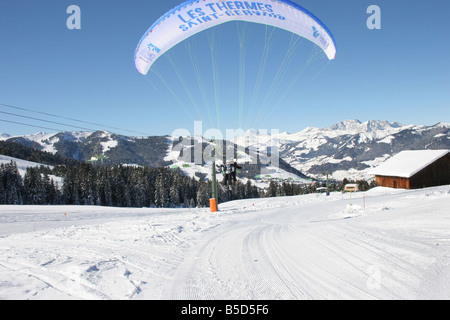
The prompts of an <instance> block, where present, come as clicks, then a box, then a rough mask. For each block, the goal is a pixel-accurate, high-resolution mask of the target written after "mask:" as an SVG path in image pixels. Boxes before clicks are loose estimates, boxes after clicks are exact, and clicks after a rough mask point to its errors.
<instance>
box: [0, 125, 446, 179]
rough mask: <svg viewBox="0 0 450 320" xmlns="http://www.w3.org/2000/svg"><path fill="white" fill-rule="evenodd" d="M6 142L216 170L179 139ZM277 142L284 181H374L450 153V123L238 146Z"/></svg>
mask: <svg viewBox="0 0 450 320" xmlns="http://www.w3.org/2000/svg"><path fill="white" fill-rule="evenodd" d="M0 140H9V141H14V142H18V143H22V144H25V145H27V146H32V147H34V148H37V149H40V150H45V151H49V152H52V153H56V152H57V153H58V154H60V155H62V156H65V157H70V158H75V159H77V160H82V161H83V160H84V161H86V160H89V159H90V158H91V157H92V156H94V155H98V154H105V155H106V156H108V157H109V159H108V162H109V163H110V164H118V163H120V164H137V165H146V166H152V167H158V166H172V165H175V166H178V167H180V168H182V170H184V171H185V172H186V173H187V174H189V175H191V176H192V175H194V174H195V173H196V172H199V173H200V174H203V175H209V174H210V171H211V170H210V168H206V167H203V166H195V165H192V163H193V160H191V161H184V162H183V161H180V160H179V159H177V157H178V155H179V152H172V150H171V147H172V145H171V143H172V142H173V140H172V139H171V138H169V137H126V136H122V135H117V134H113V133H110V132H107V131H98V132H60V133H56V134H44V133H37V134H35V135H28V136H21V137H10V136H8V135H1V136H0ZM273 141H279V143H280V148H279V151H280V158H281V159H282V160H283V161H284V163H285V166H284V167H282V168H279V169H280V170H279V172H278V176H279V177H280V178H284V177H289V175H288V174H287V172H291V173H292V172H294V174H295V175H296V177H293V176H291V178H293V179H294V181H296V179H301V178H302V174H303V175H306V176H308V177H314V178H318V179H323V178H324V174H323V173H324V172H330V173H331V174H332V177H333V178H335V179H338V180H342V179H343V178H350V179H373V177H374V176H373V174H371V170H372V169H373V168H374V167H375V166H377V165H378V164H380V163H382V162H384V161H385V160H386V159H388V158H390V157H391V156H393V155H394V154H396V153H398V152H400V151H403V150H422V149H433V150H436V149H450V124H449V123H444V122H442V123H438V124H436V125H434V126H423V125H401V124H399V123H398V122H393V123H390V122H388V121H381V120H371V121H365V122H361V121H359V120H345V121H341V122H339V123H336V124H334V125H332V126H330V127H328V128H313V127H308V128H306V129H304V130H302V131H300V132H297V133H292V134H289V133H286V132H284V133H278V134H274V135H270V134H267V133H264V132H258V131H255V130H249V131H248V132H247V133H246V134H245V135H243V136H239V137H236V138H235V140H234V143H236V144H237V145H241V146H245V147H248V146H250V147H252V146H255V145H257V146H258V147H263V149H264V150H265V149H267V147H268V146H269V147H270V146H271V143H272V142H273ZM204 142H206V141H205V140H204ZM264 150H261V151H262V152H264ZM239 159H240V160H241V163H242V162H243V161H244V160H246V155H245V154H243V153H242V152H241V154H240V155H239ZM183 165H190V167H187V166H186V167H183ZM289 167H290V168H289ZM189 168H190V169H189ZM267 169H268V170H267V171H268V172H270V173H268V175H274V176H276V173H277V172H276V171H277V168H267ZM258 174H259V172H258ZM263 175H264V174H263ZM304 177H305V176H303V178H304Z"/></svg>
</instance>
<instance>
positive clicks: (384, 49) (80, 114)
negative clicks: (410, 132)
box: [0, 0, 450, 135]
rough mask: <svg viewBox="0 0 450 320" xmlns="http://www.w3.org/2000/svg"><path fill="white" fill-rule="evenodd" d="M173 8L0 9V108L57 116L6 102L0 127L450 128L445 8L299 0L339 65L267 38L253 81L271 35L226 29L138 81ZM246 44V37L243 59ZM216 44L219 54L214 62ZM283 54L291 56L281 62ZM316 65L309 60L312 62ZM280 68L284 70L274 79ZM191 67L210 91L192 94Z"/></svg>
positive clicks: (81, 2)
mask: <svg viewBox="0 0 450 320" xmlns="http://www.w3.org/2000/svg"><path fill="white" fill-rule="evenodd" d="M181 2H182V1H180V0H164V1H156V0H145V1H143V0H128V1H112V0H110V1H105V0H96V1H92V0H89V1H88V0H70V1H65V0H52V1H50V0H3V1H1V2H0V43H1V46H0V104H7V105H12V106H16V107H21V108H26V109H29V110H34V111H38V112H43V113H49V114H53V115H58V116H60V117H64V119H62V118H56V117H50V116H47V115H43V114H42V113H41V114H38V113H33V112H28V111H25V110H22V109H13V108H8V107H2V106H0V112H3V113H0V120H7V121H14V122H21V123H27V124H29V125H35V126H37V127H38V126H41V127H47V128H54V129H62V130H66V131H76V130H78V129H77V128H75V126H78V127H86V128H90V129H93V130H96V129H100V130H110V131H114V132H117V133H122V134H129V135H138V133H142V134H144V133H145V134H147V135H164V134H168V135H170V134H171V133H172V132H173V131H174V130H175V129H178V128H185V129H187V130H189V131H193V121H194V120H203V121H204V129H205V130H206V129H207V128H209V127H214V128H215V127H218V128H219V129H221V130H223V131H224V130H225V129H226V128H228V129H236V128H243V129H249V128H255V129H269V130H270V129H278V130H280V131H288V132H296V131H300V130H302V129H304V128H305V127H307V126H316V127H327V126H330V125H332V124H334V123H336V122H339V121H342V120H346V119H359V120H361V121H365V120H389V121H399V122H401V123H404V124H411V123H414V124H425V125H432V124H435V123H437V122H440V121H444V122H450V111H449V110H450V90H449V88H450V60H449V59H448V52H450V37H448V36H446V33H448V30H450V19H448V15H449V14H450V2H448V1H447V0H430V1H426V2H425V1H406V0H395V1H392V0H370V1H366V0H339V1H335V0H295V2H296V3H298V4H300V5H301V6H303V7H304V8H306V9H308V10H309V11H311V12H312V13H314V14H315V15H316V16H317V17H318V18H319V19H320V20H321V21H322V22H323V23H324V24H325V25H327V27H328V28H329V29H330V30H331V32H332V33H333V35H334V37H335V39H336V42H337V49H338V51H337V57H336V59H335V60H334V61H332V62H328V60H327V59H326V57H325V56H324V55H323V54H321V52H319V51H317V49H316V48H315V46H314V45H313V44H311V43H309V42H307V41H299V42H296V46H292V43H291V40H292V39H293V38H292V36H291V34H289V33H287V32H286V31H283V30H278V29H277V30H273V29H268V30H269V31H270V32H273V38H271V41H270V42H269V47H268V58H267V64H266V67H265V69H264V73H263V74H261V73H259V72H258V66H259V65H260V64H261V61H262V56H261V54H262V52H263V51H264V43H265V41H266V40H267V38H266V34H265V31H266V28H265V27H264V26H261V25H256V24H247V25H244V24H243V23H235V22H233V23H228V24H225V25H223V26H219V27H217V28H215V29H214V30H212V31H205V32H203V33H201V34H199V35H196V36H194V37H192V38H191V39H189V40H187V42H186V43H182V44H179V45H178V46H176V47H175V48H173V49H172V50H171V51H169V53H168V55H167V57H162V58H160V59H159V60H158V61H157V62H156V63H155V65H154V67H155V69H154V70H155V72H156V73H155V72H149V74H148V75H147V76H143V75H141V74H140V73H139V72H137V70H136V69H135V67H134V56H133V55H134V51H135V49H136V45H137V44H138V42H139V40H140V38H141V37H142V35H143V34H144V33H145V31H146V30H147V29H148V28H149V27H150V25H152V23H153V22H154V21H155V20H157V19H158V18H159V17H160V16H161V15H162V14H164V13H165V12H167V11H168V10H170V9H171V8H172V7H174V6H176V5H178V4H180V3H181ZM72 4H75V5H78V6H79V7H80V9H81V30H69V29H67V27H66V20H67V18H68V17H69V15H68V14H67V13H66V9H67V7H68V6H69V5H72ZM372 4H375V5H378V6H379V7H380V8H381V27H382V29H381V30H369V29H368V28H367V27H366V20H367V19H368V17H369V15H368V14H367V13H366V9H367V7H368V6H369V5H372ZM240 34H244V35H245V36H246V41H245V42H244V47H245V49H246V51H245V55H244V54H243V51H242V50H241V49H240V46H239V44H240V42H239V35H240ZM210 44H213V45H214V47H215V48H216V49H217V50H216V51H215V53H216V56H215V57H216V60H215V64H214V63H213V61H212V60H211V50H210V47H209V45H210ZM189 53H190V54H192V55H193V56H195V59H196V60H195V61H196V62H195V63H192V61H191V60H190V58H189ZM287 53H292V55H291V56H289V57H290V59H289V60H288V61H287V64H285V65H281V61H283V59H284V58H285V57H286V55H287ZM311 55H312V56H313V57H314V62H313V63H307V61H308V57H310V56H311ZM241 57H243V59H242V60H240V58H241ZM240 61H243V62H244V65H245V69H244V70H245V77H242V74H240V71H239V70H240V69H239V68H240V66H241V64H240ZM280 66H283V67H285V68H286V69H285V70H286V71H287V72H286V74H285V77H283V78H282V79H278V81H274V75H275V74H276V72H277V70H279V68H280ZM305 67H307V68H306V69H305V70H304V69H302V68H305ZM174 68H176V70H177V72H178V73H177V72H175V69H174ZM195 68H196V70H198V71H199V74H201V76H202V78H201V79H202V81H204V83H205V91H202V90H200V89H199V82H198V79H197V78H196V77H195V73H194V72H193V71H194V69H195ZM300 70H302V72H301V74H300V76H297V75H298V74H299V71H300ZM214 75H216V83H215V84H214V81H213V79H214ZM257 83H259V84H260V87H259V90H255V86H256V84H257ZM271 87H272V89H273V90H269V89H270V88H271ZM287 88H291V89H290V90H287ZM205 93H206V95H205ZM264 102H265V103H264ZM5 112H7V113H9V114H6V113H5ZM13 114H16V115H13ZM17 115H22V117H18V116H17ZM23 116H27V117H29V118H24V117H23ZM31 117H32V118H39V119H46V120H47V121H52V122H58V123H60V124H56V123H49V122H41V121H37V120H33V119H30V118H31ZM67 118H71V119H77V120H82V121H85V122H83V123H81V122H74V121H71V120H69V119H67ZM86 122H90V123H96V124H101V126H100V125H93V124H88V123H86ZM63 124H69V125H73V127H69V126H64V125H63ZM37 127H30V126H24V125H18V124H12V123H7V122H0V133H9V134H29V133H35V132H37V131H46V132H50V131H51V130H49V129H44V128H37ZM113 128H115V129H113ZM118 128H120V129H122V130H119V129H118ZM126 130H129V131H126ZM131 131H134V132H131Z"/></svg>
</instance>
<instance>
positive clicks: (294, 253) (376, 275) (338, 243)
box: [0, 186, 450, 300]
mask: <svg viewBox="0 0 450 320" xmlns="http://www.w3.org/2000/svg"><path fill="white" fill-rule="evenodd" d="M449 204H450V186H443V187H436V188H428V189H422V190H415V191H406V190H393V189H387V188H375V189H373V190H371V191H369V192H367V193H366V196H365V208H364V202H363V194H362V193H357V194H353V195H352V196H351V199H350V195H349V194H340V193H338V194H336V193H335V194H331V195H330V196H329V197H326V196H325V195H323V194H321V195H317V194H314V195H305V196H297V197H284V198H269V199H267V198H266V199H250V200H240V201H234V202H229V203H224V204H221V205H220V207H219V208H220V212H218V213H214V214H212V213H210V212H209V210H208V209H190V210H189V209H145V208H142V209H127V208H102V207H77V206H2V207H1V211H0V299H108V300H109V299H194V300H195V299H243V300H250V299H417V298H418V299H435V298H436V299H448V298H450V254H449V252H450V209H449V206H448V205H449Z"/></svg>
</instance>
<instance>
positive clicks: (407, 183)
mask: <svg viewBox="0 0 450 320" xmlns="http://www.w3.org/2000/svg"><path fill="white" fill-rule="evenodd" d="M372 174H374V175H375V183H376V185H377V186H383V187H389V188H403V189H419V188H426V187H433V186H440V185H447V184H450V150H408V151H402V152H400V153H398V154H396V155H395V156H393V157H392V158H390V159H388V160H387V161H386V162H384V163H382V164H381V165H379V166H378V167H376V168H375V169H374V170H373V171H372Z"/></svg>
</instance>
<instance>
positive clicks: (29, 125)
mask: <svg viewBox="0 0 450 320" xmlns="http://www.w3.org/2000/svg"><path fill="white" fill-rule="evenodd" d="M0 121H2V122H8V123H13V124H19V125H22V126H28V127H34V128H39V129H46V130H52V131H57V132H58V131H64V130H60V129H54V128H48V127H43V126H35V125H32V124H28V123H23V122H16V121H9V120H3V119H0Z"/></svg>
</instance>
